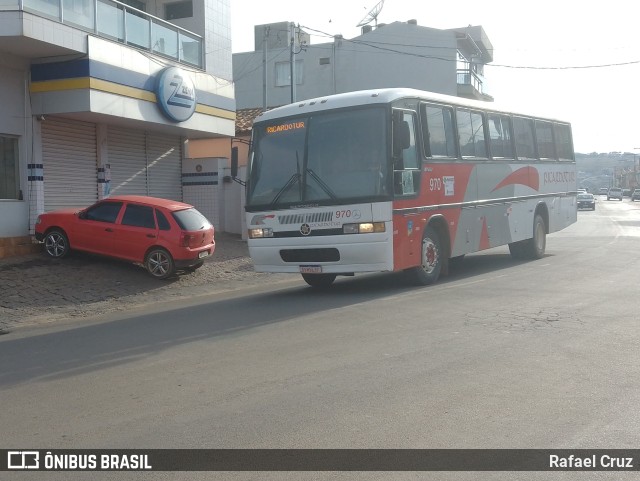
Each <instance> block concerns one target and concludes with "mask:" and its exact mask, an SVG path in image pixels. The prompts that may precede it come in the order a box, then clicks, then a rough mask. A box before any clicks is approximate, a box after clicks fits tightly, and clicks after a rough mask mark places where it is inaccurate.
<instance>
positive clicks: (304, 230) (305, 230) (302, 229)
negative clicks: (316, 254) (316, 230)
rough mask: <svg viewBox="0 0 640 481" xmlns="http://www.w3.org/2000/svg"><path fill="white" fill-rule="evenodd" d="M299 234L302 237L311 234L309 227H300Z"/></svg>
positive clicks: (307, 225) (306, 225) (303, 225)
mask: <svg viewBox="0 0 640 481" xmlns="http://www.w3.org/2000/svg"><path fill="white" fill-rule="evenodd" d="M300 234H302V235H309V234H311V226H310V225H309V224H302V225H301V226H300Z"/></svg>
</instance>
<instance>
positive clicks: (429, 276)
mask: <svg viewBox="0 0 640 481" xmlns="http://www.w3.org/2000/svg"><path fill="white" fill-rule="evenodd" d="M442 263H443V258H442V242H441V241H440V236H439V235H438V233H437V232H436V230H435V229H434V228H433V227H431V226H427V228H426V229H425V231H424V235H423V236H422V246H421V251H420V265H419V266H416V267H413V268H411V269H410V272H411V274H412V276H413V279H414V281H415V282H416V283H417V284H418V285H421V286H428V285H430V284H434V283H435V282H436V281H437V280H438V278H439V277H440V272H441V271H442Z"/></svg>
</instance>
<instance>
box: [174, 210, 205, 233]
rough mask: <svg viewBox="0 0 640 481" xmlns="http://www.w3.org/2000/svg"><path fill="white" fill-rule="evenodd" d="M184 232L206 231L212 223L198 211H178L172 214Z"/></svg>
mask: <svg viewBox="0 0 640 481" xmlns="http://www.w3.org/2000/svg"><path fill="white" fill-rule="evenodd" d="M171 214H172V215H173V218H174V219H175V220H176V222H177V223H178V225H179V226H180V228H181V229H182V230H187V231H195V230H205V229H208V228H209V227H211V222H209V220H208V219H207V218H206V217H205V216H203V215H202V214H201V213H200V212H198V211H197V210H196V209H185V210H178V211H175V212H172V213H171Z"/></svg>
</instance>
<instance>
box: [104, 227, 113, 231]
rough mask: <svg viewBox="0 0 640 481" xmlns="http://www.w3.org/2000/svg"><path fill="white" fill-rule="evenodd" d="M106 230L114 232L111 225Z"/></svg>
mask: <svg viewBox="0 0 640 481" xmlns="http://www.w3.org/2000/svg"><path fill="white" fill-rule="evenodd" d="M105 232H113V229H112V228H111V227H107V228H106V229H105Z"/></svg>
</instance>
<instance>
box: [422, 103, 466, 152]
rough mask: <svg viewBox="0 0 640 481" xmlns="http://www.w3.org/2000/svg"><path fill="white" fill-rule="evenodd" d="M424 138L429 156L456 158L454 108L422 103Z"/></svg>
mask: <svg viewBox="0 0 640 481" xmlns="http://www.w3.org/2000/svg"><path fill="white" fill-rule="evenodd" d="M420 115H421V117H420V118H421V120H422V133H423V135H422V139H423V144H424V151H425V153H426V156H427V157H435V158H442V157H446V158H450V159H452V158H456V157H458V154H457V152H456V141H455V134H454V128H453V110H452V109H451V108H449V107H441V106H439V105H428V104H422V105H421V106H420Z"/></svg>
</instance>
